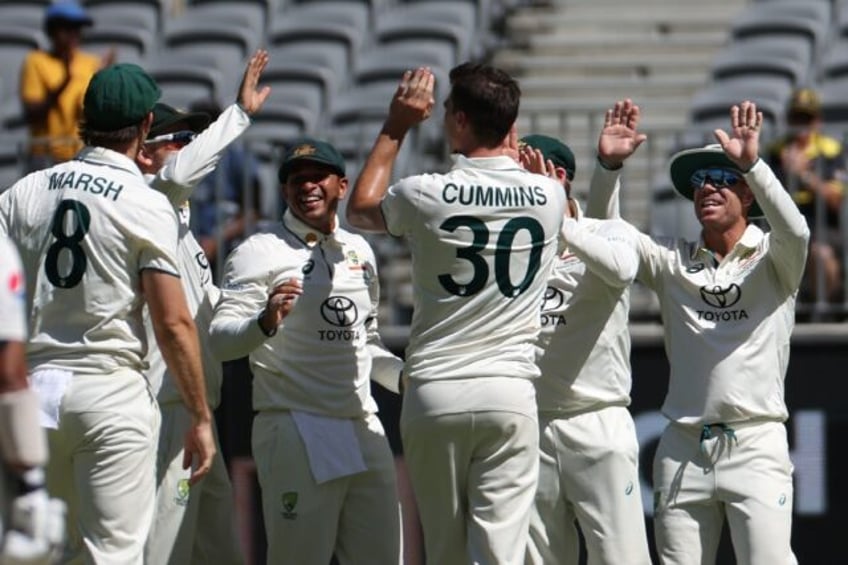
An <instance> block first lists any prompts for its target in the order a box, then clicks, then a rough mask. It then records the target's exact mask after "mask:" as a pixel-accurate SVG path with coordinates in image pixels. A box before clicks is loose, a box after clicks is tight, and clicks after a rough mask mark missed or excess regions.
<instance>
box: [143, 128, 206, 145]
mask: <svg viewBox="0 0 848 565" xmlns="http://www.w3.org/2000/svg"><path fill="white" fill-rule="evenodd" d="M195 137H197V134H196V133H194V132H193V131H188V130H184V131H175V132H173V133H163V134H162V135H157V136H156V137H151V138H149V139H148V140H147V141H145V142H144V144H145V145H151V144H153V143H163V142H165V141H171V142H174V143H182V144H186V143H190V142H191V141H192V140H193V139H194V138H195Z"/></svg>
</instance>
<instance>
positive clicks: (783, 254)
mask: <svg viewBox="0 0 848 565" xmlns="http://www.w3.org/2000/svg"><path fill="white" fill-rule="evenodd" d="M762 124H763V113H762V112H759V111H757V106H756V104H754V103H753V102H750V101H748V100H746V101H744V102H742V103H741V104H739V105H738V106H733V107H732V108H731V109H730V126H731V132H730V134H728V133H726V132H725V131H724V130H720V129H717V130H715V137H716V139H717V140H718V142H719V143H720V144H721V148H722V149H723V150H724V153H725V155H727V157H728V159H730V160H731V161H733V162H734V163H735V164H736V166H737V167H739V170H740V171H742V172H743V173H744V174H745V181H746V182H747V183H748V186H749V187H750V188H751V192H752V193H753V194H754V198H755V199H756V202H757V204H758V205H759V206H760V208H762V210H763V214H765V216H766V219H767V220H768V223H769V225H770V226H771V232H770V243H769V257H770V258H771V260H772V262H773V263H774V265H775V267H776V269H777V273H778V276H779V277H780V278H781V281H782V282H783V284H784V286H785V288H786V289H787V290H789V291H794V290H797V288H798V284H800V281H801V276H802V275H803V273H804V265H805V264H806V260H807V245H808V242H809V239H810V229H809V227H808V226H807V222H806V220H805V219H804V216H803V215H801V212H800V211H799V210H798V207H797V206H796V205H795V202H794V201H793V200H792V197H791V196H790V195H789V192H787V191H786V189H785V188H784V187H783V185H781V184H780V181H779V180H778V179H777V177H776V176H775V175H774V172H773V171H772V170H771V169H770V168H769V166H768V165H766V164H765V162H763V161H762V160H761V159H760V157H759V152H760V131H761V129H762Z"/></svg>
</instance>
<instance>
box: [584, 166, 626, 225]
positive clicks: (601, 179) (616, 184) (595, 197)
mask: <svg viewBox="0 0 848 565" xmlns="http://www.w3.org/2000/svg"><path fill="white" fill-rule="evenodd" d="M620 191H621V168H618V169H615V170H610V169H606V168H604V167H603V166H602V165H601V163H600V161H598V160H597V159H595V168H594V170H593V171H592V179H591V180H590V181H589V197H588V198H587V199H586V216H588V217H589V218H600V219H607V218H620V217H621V206H620V205H619V200H620V196H619V193H620Z"/></svg>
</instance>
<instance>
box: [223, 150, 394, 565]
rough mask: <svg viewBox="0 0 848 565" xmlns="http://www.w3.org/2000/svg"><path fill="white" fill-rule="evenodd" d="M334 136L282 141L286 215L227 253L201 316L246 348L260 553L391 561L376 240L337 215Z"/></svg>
mask: <svg viewBox="0 0 848 565" xmlns="http://www.w3.org/2000/svg"><path fill="white" fill-rule="evenodd" d="M345 171H346V166H345V160H344V157H342V155H341V154H340V153H339V152H338V150H337V149H336V148H335V147H333V146H332V145H331V144H330V143H327V142H326V141H323V140H320V139H312V138H304V139H301V140H298V141H296V142H295V143H293V144H291V145H290V146H289V147H288V150H287V151H286V154H285V155H284V157H283V161H282V164H281V165H280V169H279V175H278V178H279V181H280V186H281V190H282V194H283V196H284V198H285V200H286V204H287V205H288V206H287V208H286V212H285V213H284V214H283V217H282V222H281V223H279V224H278V225H276V226H275V227H274V229H273V230H272V231H269V232H267V233H261V234H256V235H253V236H251V237H249V238H248V239H247V240H245V241H244V242H243V243H242V244H241V245H239V246H238V247H237V248H236V249H235V250H234V251H233V252H232V253H231V254H230V256H229V258H228V259H227V262H226V266H225V268H224V277H223V280H222V283H221V299H220V300H219V301H218V303H217V305H216V306H215V316H214V318H213V320H212V325H211V328H210V333H211V340H212V345H213V349H214V351H215V352H216V353H217V354H218V355H219V357H220V358H221V359H222V360H228V359H236V358H238V357H243V356H245V355H249V358H250V367H251V369H252V371H253V375H254V381H253V409H254V410H256V411H257V416H256V418H255V419H254V421H253V436H252V445H253V456H254V457H255V459H256V470H257V475H258V478H259V484H260V486H261V487H262V510H263V516H264V518H265V531H266V534H267V535H266V537H267V539H268V559H267V561H268V563H274V564H276V565H301V564H303V563H316V564H317V563H322V564H323V563H329V561H330V559H331V558H332V556H333V555H334V554H335V556H336V558H337V559H338V561H339V563H342V564H355V563H400V562H401V560H402V559H401V543H400V542H401V539H400V531H401V530H400V515H399V505H398V495H397V485H396V479H395V467H394V458H393V456H392V452H391V449H390V448H389V443H388V440H387V439H386V435H385V433H384V431H383V427H382V425H381V424H380V420H379V418H377V414H376V412H377V405H376V403H375V401H374V399H373V397H372V396H371V384H370V382H371V380H372V379H373V380H376V381H377V382H379V383H380V384H382V385H383V386H385V387H387V388H389V389H390V390H394V391H395V392H397V391H398V390H399V382H398V379H399V375H400V371H401V368H402V366H403V362H402V361H401V360H400V359H399V358H398V357H396V356H395V355H393V354H392V353H391V352H390V351H388V349H386V347H385V346H384V345H383V344H382V341H381V340H380V335H379V333H378V331H377V329H378V328H377V308H378V306H379V297H380V286H379V279H378V277H377V268H376V262H375V259H374V251H373V250H372V249H371V246H370V245H369V244H368V242H367V241H366V240H365V238H363V237H362V236H360V235H357V234H354V233H351V232H349V231H347V230H346V229H344V228H342V227H341V226H340V225H339V219H338V217H337V215H336V214H337V209H338V206H339V203H340V201H341V199H342V198H344V196H345V194H346V192H347V189H348V179H347V176H346V172H345Z"/></svg>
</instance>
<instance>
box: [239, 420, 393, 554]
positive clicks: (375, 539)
mask: <svg viewBox="0 0 848 565" xmlns="http://www.w3.org/2000/svg"><path fill="white" fill-rule="evenodd" d="M354 429H355V432H356V439H357V441H358V442H359V447H360V449H361V450H362V456H363V460H364V462H365V466H366V467H367V468H368V470H367V471H365V472H362V473H357V474H355V475H348V476H346V477H340V478H338V479H332V480H329V481H326V482H324V483H321V484H316V482H315V479H314V478H313V476H312V471H311V469H310V466H309V460H308V459H307V455H306V447H305V446H304V444H303V440H301V438H300V434H299V433H298V431H297V426H296V425H295V423H294V420H293V419H292V417H291V413H290V412H288V411H263V412H260V413H259V414H257V415H256V418H254V420H253V437H252V444H253V458H254V460H255V461H256V470H257V473H258V475H259V485H260V487H261V488H262V515H263V517H264V518H265V533H266V538H267V540H268V554H267V563H268V565H327V564H328V563H329V562H330V559H331V557H332V556H333V555H334V554H335V556H336V558H337V559H338V562H339V563H340V564H341V565H362V564H366V563H367V564H368V565H398V564H399V563H400V562H401V559H402V552H401V525H400V522H401V519H400V503H399V502H398V494H397V481H396V478H395V463H394V457H393V456H392V452H391V449H390V448H389V442H388V440H387V439H386V435H385V433H384V431H383V426H382V424H380V420H379V419H378V418H377V416H376V415H375V414H369V415H368V416H365V417H363V418H360V419H358V420H354Z"/></svg>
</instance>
